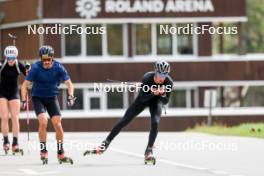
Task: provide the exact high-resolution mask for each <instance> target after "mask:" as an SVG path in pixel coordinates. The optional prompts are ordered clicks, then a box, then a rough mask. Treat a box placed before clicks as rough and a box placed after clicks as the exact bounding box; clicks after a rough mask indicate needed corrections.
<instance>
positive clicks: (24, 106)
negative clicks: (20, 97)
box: [20, 101, 27, 110]
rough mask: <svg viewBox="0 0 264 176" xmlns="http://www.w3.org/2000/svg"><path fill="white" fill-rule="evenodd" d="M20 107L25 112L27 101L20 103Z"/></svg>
mask: <svg viewBox="0 0 264 176" xmlns="http://www.w3.org/2000/svg"><path fill="white" fill-rule="evenodd" d="M20 106H21V109H23V110H26V109H27V101H22V102H21V105H20Z"/></svg>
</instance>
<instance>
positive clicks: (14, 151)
mask: <svg viewBox="0 0 264 176" xmlns="http://www.w3.org/2000/svg"><path fill="white" fill-rule="evenodd" d="M12 154H13V155H21V156H23V155H24V151H23V149H19V147H18V145H13V146H12Z"/></svg>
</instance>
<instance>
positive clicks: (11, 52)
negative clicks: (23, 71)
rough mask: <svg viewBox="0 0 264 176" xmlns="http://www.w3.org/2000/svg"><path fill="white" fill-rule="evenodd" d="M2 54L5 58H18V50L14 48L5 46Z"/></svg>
mask: <svg viewBox="0 0 264 176" xmlns="http://www.w3.org/2000/svg"><path fill="white" fill-rule="evenodd" d="M4 54H5V57H6V58H10V57H11V58H16V57H17V56H18V50H17V48H16V47H15V46H7V47H6V48H5V51H4Z"/></svg>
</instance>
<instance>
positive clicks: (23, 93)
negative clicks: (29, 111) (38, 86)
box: [21, 80, 31, 102]
mask: <svg viewBox="0 0 264 176" xmlns="http://www.w3.org/2000/svg"><path fill="white" fill-rule="evenodd" d="M30 84H31V82H30V81H28V80H25V81H24V82H23V84H22V86H21V99H22V102H23V101H26V100H27V96H28V88H29V87H30Z"/></svg>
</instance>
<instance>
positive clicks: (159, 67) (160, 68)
mask: <svg viewBox="0 0 264 176" xmlns="http://www.w3.org/2000/svg"><path fill="white" fill-rule="evenodd" d="M155 70H156V71H157V72H158V73H161V74H168V73H169V72H170V64H169V63H168V62H166V61H157V62H156V63H155Z"/></svg>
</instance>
